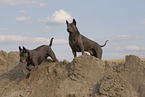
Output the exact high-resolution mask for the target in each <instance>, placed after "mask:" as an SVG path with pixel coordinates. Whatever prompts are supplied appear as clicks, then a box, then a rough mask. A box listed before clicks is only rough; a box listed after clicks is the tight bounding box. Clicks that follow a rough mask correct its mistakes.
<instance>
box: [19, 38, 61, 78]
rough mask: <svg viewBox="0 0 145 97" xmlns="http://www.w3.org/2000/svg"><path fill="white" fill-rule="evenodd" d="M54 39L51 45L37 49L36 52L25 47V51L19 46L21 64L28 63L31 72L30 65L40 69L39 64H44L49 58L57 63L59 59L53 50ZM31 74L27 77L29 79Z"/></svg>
mask: <svg viewBox="0 0 145 97" xmlns="http://www.w3.org/2000/svg"><path fill="white" fill-rule="evenodd" d="M52 41H53V38H51V41H50V44H49V45H42V46H39V47H37V48H36V49H34V50H28V49H26V48H25V47H23V49H22V48H21V47H20V46H19V51H20V62H22V63H24V62H27V66H26V68H27V69H28V71H31V70H32V69H30V68H29V65H33V66H34V69H36V68H37V67H38V65H39V64H41V63H42V61H43V60H45V59H47V57H48V56H50V57H51V58H52V59H53V61H55V62H57V61H58V60H57V58H56V56H55V54H54V52H53V51H52V49H51V46H52ZM29 75H30V72H29V73H28V75H27V78H28V77H29Z"/></svg>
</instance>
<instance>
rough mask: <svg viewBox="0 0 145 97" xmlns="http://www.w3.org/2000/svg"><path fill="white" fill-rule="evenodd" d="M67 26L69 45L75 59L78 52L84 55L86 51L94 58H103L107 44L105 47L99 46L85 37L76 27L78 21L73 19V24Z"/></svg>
mask: <svg viewBox="0 0 145 97" xmlns="http://www.w3.org/2000/svg"><path fill="white" fill-rule="evenodd" d="M66 24H67V31H68V32H69V45H70V47H71V49H72V52H73V55H74V57H76V52H82V54H84V51H87V52H89V53H90V54H91V55H92V56H95V57H97V58H99V59H101V58H102V48H101V47H104V46H105V45H106V43H107V41H108V40H107V41H106V42H105V44H104V45H99V44H98V43H96V42H94V41H92V40H90V39H88V38H86V37H85V36H83V35H81V34H80V32H79V31H78V29H77V27H76V21H75V19H73V22H72V23H68V21H67V20H66Z"/></svg>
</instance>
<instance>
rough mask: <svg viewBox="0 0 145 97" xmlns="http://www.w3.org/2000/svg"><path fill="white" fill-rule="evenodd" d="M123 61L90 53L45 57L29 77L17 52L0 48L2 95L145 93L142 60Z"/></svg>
mask: <svg viewBox="0 0 145 97" xmlns="http://www.w3.org/2000/svg"><path fill="white" fill-rule="evenodd" d="M125 60H126V61H125V63H118V62H110V61H102V60H100V59H97V58H95V57H92V56H89V55H83V56H79V57H77V58H74V59H73V61H72V62H68V61H67V60H64V61H62V62H51V61H49V60H45V61H44V62H43V63H42V64H41V65H39V67H38V69H36V70H35V71H34V72H33V73H32V74H31V75H30V77H29V78H28V79H25V75H24V74H23V70H25V66H24V65H22V64H19V53H18V52H10V53H6V52H4V51H1V52H0V73H1V75H0V95H1V97H145V92H144V91H145V89H144V87H145V83H144V82H145V78H144V77H145V71H144V70H145V62H144V61H143V60H140V59H139V58H138V57H137V56H133V55H130V56H126V59H125Z"/></svg>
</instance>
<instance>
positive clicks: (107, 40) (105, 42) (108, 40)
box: [100, 40, 109, 47]
mask: <svg viewBox="0 0 145 97" xmlns="http://www.w3.org/2000/svg"><path fill="white" fill-rule="evenodd" d="M107 41H109V40H106V42H105V44H104V45H100V46H101V47H104V46H105V45H106V43H107Z"/></svg>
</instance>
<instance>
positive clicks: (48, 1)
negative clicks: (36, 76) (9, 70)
mask: <svg viewBox="0 0 145 97" xmlns="http://www.w3.org/2000/svg"><path fill="white" fill-rule="evenodd" d="M144 4H145V1H144V0H138V1H137V0H84V1H81V0H70V1H69V0H0V50H4V51H6V52H9V51H18V46H25V47H26V48H28V49H34V48H36V47H38V46H40V45H42V44H49V40H50V39H51V37H54V42H53V45H52V49H53V50H54V52H55V54H56V56H57V58H58V59H59V60H63V59H67V60H69V61H71V60H72V59H73V55H72V52H71V49H70V47H69V45H68V36H69V35H68V32H67V31H66V24H65V20H68V21H69V22H72V19H73V18H75V19H76V21H77V27H78V29H79V31H80V33H81V34H83V35H84V36H86V37H88V38H90V39H92V40H94V41H96V42H97V43H99V44H101V45H102V44H104V42H105V41H106V40H109V42H108V43H107V45H106V46H105V47H104V48H102V49H103V59H124V58H125V55H130V54H133V55H137V56H139V57H141V58H145V38H144V37H145V6H144Z"/></svg>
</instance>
